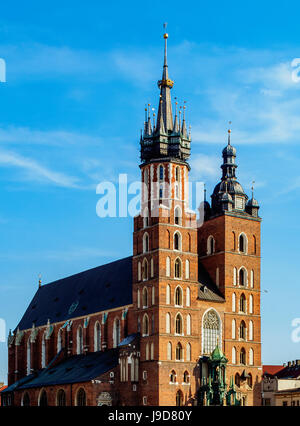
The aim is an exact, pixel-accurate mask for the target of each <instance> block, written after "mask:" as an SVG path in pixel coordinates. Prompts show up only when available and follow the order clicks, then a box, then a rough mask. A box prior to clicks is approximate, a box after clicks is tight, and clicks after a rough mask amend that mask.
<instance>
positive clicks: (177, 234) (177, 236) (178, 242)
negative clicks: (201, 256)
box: [174, 232, 181, 250]
mask: <svg viewBox="0 0 300 426" xmlns="http://www.w3.org/2000/svg"><path fill="white" fill-rule="evenodd" d="M174 250H181V234H180V232H175V234H174Z"/></svg>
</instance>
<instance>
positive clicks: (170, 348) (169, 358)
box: [167, 342, 172, 361]
mask: <svg viewBox="0 0 300 426" xmlns="http://www.w3.org/2000/svg"><path fill="white" fill-rule="evenodd" d="M167 359H168V361H171V359H172V343H171V342H168V349H167Z"/></svg>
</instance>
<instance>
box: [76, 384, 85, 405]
mask: <svg viewBox="0 0 300 426" xmlns="http://www.w3.org/2000/svg"><path fill="white" fill-rule="evenodd" d="M76 405H77V406H79V407H85V406H86V393H85V390H84V389H83V388H80V389H79V391H78V392H77V396H76Z"/></svg>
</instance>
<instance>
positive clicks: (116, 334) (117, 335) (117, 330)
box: [113, 318, 121, 348]
mask: <svg viewBox="0 0 300 426" xmlns="http://www.w3.org/2000/svg"><path fill="white" fill-rule="evenodd" d="M120 340H121V327H120V320H119V318H115V320H114V328H113V345H114V348H116V347H117V346H118V344H119V343H120Z"/></svg>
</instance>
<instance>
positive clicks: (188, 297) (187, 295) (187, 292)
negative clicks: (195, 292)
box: [186, 287, 191, 306]
mask: <svg viewBox="0 0 300 426" xmlns="http://www.w3.org/2000/svg"><path fill="white" fill-rule="evenodd" d="M190 305H191V290H190V287H187V288H186V306H190Z"/></svg>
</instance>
